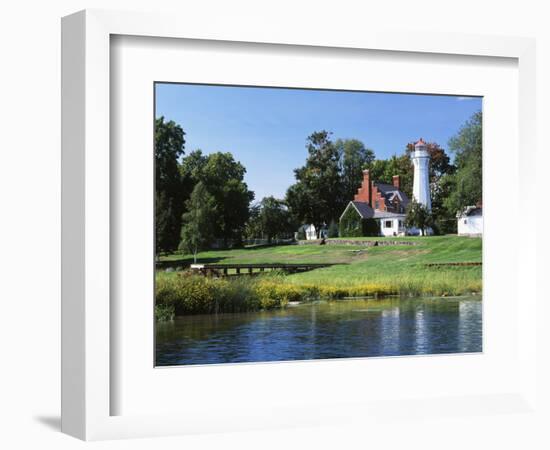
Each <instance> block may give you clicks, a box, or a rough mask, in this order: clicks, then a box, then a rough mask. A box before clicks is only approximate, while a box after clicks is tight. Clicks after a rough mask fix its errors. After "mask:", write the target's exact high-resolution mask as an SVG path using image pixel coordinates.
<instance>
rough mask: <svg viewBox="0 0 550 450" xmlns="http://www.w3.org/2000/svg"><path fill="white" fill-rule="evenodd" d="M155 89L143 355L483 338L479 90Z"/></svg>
mask: <svg viewBox="0 0 550 450" xmlns="http://www.w3.org/2000/svg"><path fill="white" fill-rule="evenodd" d="M154 93H155V96H154V101H155V105H154V116H155V117H154V118H153V120H154V171H155V172H154V177H155V195H154V230H155V236H154V241H155V261H154V271H155V273H154V280H155V281H154V283H155V294H154V299H153V300H152V301H154V318H152V320H154V324H155V326H154V330H155V336H154V342H155V355H154V365H155V366H156V367H160V366H185V365H209V364H235V363H261V362H275V361H279V362H282V361H300V360H302V361H303V360H320V359H323V360H326V359H340V358H365V357H389V356H412V355H436V354H453V353H462V354H464V353H481V352H482V351H483V345H482V344H483V332H482V329H483V321H482V310H483V302H482V297H483V296H482V279H483V276H482V275H483V274H482V269H483V266H482V239H483V194H482V193H483V177H482V172H483V170H482V169H483V164H482V160H483V150H482V141H483V139H482V130H483V112H482V110H483V98H482V97H480V96H467V95H466V96H458V95H438V94H419V93H408V92H404V93H397V92H395V93H394V92H371V91H353V90H345V89H342V90H331V89H313V88H296V87H288V88H287V87H270V86H235V85H213V84H191V83H176V82H156V83H155V84H154Z"/></svg>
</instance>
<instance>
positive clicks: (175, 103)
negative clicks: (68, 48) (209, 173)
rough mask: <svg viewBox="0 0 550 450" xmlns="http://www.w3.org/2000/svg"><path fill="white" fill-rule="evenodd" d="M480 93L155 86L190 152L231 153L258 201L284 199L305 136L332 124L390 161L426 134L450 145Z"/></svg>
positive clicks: (339, 134)
mask: <svg viewBox="0 0 550 450" xmlns="http://www.w3.org/2000/svg"><path fill="white" fill-rule="evenodd" d="M481 103H482V100H481V98H479V97H455V96H438V95H412V94H387V93H374V92H346V91H323V90H304V89H276V88H254V87H232V86H204V85H191V84H160V83H159V84H156V116H157V117H160V116H164V117H165V119H166V120H173V121H175V122H177V123H178V124H180V125H181V126H182V128H183V130H184V131H185V133H186V145H185V152H186V154H188V153H189V152H191V151H192V150H196V149H201V150H202V151H203V152H204V153H206V154H208V153H212V152H216V151H223V152H231V153H233V155H234V156H235V158H236V159H237V160H238V161H240V162H241V163H242V164H243V165H244V166H245V167H246V169H247V174H246V176H245V181H246V182H247V183H248V186H249V189H252V190H253V191H254V192H255V193H256V200H260V199H261V198H262V197H264V196H268V195H274V196H275V197H278V198H283V197H284V194H285V192H286V189H287V187H288V186H290V185H291V184H292V183H294V181H295V180H294V172H293V170H294V169H295V168H297V167H300V166H302V165H303V164H304V162H305V159H306V157H307V150H306V147H305V144H306V138H307V136H309V135H310V134H311V133H312V132H314V131H320V130H327V131H331V132H332V133H333V136H332V137H333V139H338V138H342V139H346V138H354V139H359V140H361V141H362V142H363V143H364V144H365V145H366V146H367V147H369V148H371V149H373V150H374V152H375V154H376V157H377V158H380V159H385V158H388V157H390V156H391V155H393V154H397V155H400V154H402V153H403V152H404V149H405V146H406V144H407V143H408V142H412V141H416V140H418V138H420V137H422V138H424V140H426V141H429V142H432V141H435V142H437V143H439V144H440V145H441V146H442V147H443V148H445V149H446V148H447V142H448V140H449V138H450V137H452V136H453V135H454V134H455V133H456V132H457V131H458V129H459V128H460V127H461V125H462V124H463V123H464V122H465V121H466V120H468V118H469V117H470V116H471V115H472V114H473V113H474V112H476V111H479V110H480V109H481Z"/></svg>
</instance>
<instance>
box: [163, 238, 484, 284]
mask: <svg viewBox="0 0 550 450" xmlns="http://www.w3.org/2000/svg"><path fill="white" fill-rule="evenodd" d="M363 239H365V240H367V239H369V238H363ZM377 239H378V240H380V238H377ZM391 240H409V241H415V243H416V244H417V245H414V246H378V247H368V248H367V247H363V246H360V245H359V246H355V245H354V246H351V245H341V246H340V245H325V246H320V245H291V246H279V247H267V248H266V247H263V248H255V249H254V248H252V249H240V250H218V251H208V252H202V253H201V254H199V262H212V263H213V262H219V263H268V262H280V263H292V262H300V263H305V262H345V263H348V265H341V266H333V267H328V268H324V269H317V270H312V271H310V272H305V273H300V274H295V275H290V276H287V277H284V279H283V280H284V282H285V283H292V284H316V285H331V286H352V285H362V284H372V283H377V284H383V285H389V286H393V287H395V288H396V289H397V290H399V291H401V292H418V293H422V292H424V293H449V294H458V293H465V292H472V291H473V292H480V291H481V278H482V274H481V267H480V266H470V267H448V268H427V267H425V266H424V264H427V263H447V262H479V261H481V253H482V252H481V246H482V242H481V238H467V237H459V236H433V237H420V238H419V237H407V238H392V239H391ZM358 250H359V251H358ZM163 259H168V260H174V261H176V260H181V261H182V263H183V264H186V263H189V262H190V258H189V257H188V256H181V255H171V256H168V257H165V258H163Z"/></svg>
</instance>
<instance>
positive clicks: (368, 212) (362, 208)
mask: <svg viewBox="0 0 550 450" xmlns="http://www.w3.org/2000/svg"><path fill="white" fill-rule="evenodd" d="M350 203H353V206H355V209H356V210H357V211H358V212H359V215H360V216H361V217H362V218H363V219H370V218H371V217H374V209H372V208H371V207H370V206H369V204H368V203H367V202H350Z"/></svg>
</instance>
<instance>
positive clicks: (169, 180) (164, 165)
mask: <svg viewBox="0 0 550 450" xmlns="http://www.w3.org/2000/svg"><path fill="white" fill-rule="evenodd" d="M184 136H185V133H184V132H183V130H182V128H181V127H180V126H179V125H177V124H176V123H175V122H173V121H169V122H165V121H164V117H160V118H158V119H156V120H155V248H156V253H157V254H159V253H160V252H170V251H173V250H175V249H176V248H177V246H178V243H179V234H180V229H181V214H182V212H183V207H184V198H185V193H184V192H183V184H182V178H181V175H180V172H179V168H178V164H179V159H180V158H181V157H182V156H183V154H184V145H185V138H184Z"/></svg>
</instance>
